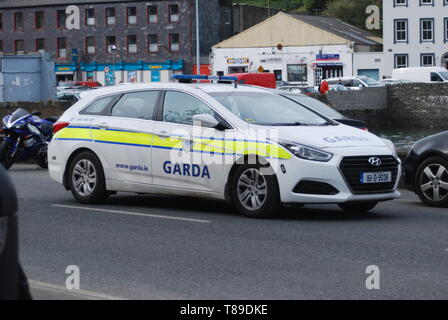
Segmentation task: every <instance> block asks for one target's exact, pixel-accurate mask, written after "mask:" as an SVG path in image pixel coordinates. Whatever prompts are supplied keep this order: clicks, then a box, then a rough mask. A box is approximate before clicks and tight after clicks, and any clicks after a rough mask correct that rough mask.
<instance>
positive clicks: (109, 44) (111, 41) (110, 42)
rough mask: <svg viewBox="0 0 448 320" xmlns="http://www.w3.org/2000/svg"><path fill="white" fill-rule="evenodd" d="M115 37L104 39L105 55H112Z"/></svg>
mask: <svg viewBox="0 0 448 320" xmlns="http://www.w3.org/2000/svg"><path fill="white" fill-rule="evenodd" d="M116 45H117V43H116V41H115V36H107V37H106V46H107V53H112V46H116Z"/></svg>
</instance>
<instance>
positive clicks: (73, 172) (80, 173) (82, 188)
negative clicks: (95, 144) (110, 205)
mask: <svg viewBox="0 0 448 320" xmlns="http://www.w3.org/2000/svg"><path fill="white" fill-rule="evenodd" d="M68 179H69V186H70V191H71V192H72V194H73V196H74V197H75V198H76V199H77V200H78V201H79V202H81V203H84V204H97V203H101V202H103V201H104V200H106V199H107V197H108V196H109V193H108V192H107V190H106V182H105V178H104V171H103V167H102V165H101V162H100V160H99V159H98V158H97V157H96V156H95V155H94V154H92V153H91V152H82V153H80V154H78V155H77V156H75V158H74V159H73V161H72V162H71V164H70V168H69V172H68Z"/></svg>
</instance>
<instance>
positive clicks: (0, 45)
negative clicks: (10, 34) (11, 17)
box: [0, 40, 3, 53]
mask: <svg viewBox="0 0 448 320" xmlns="http://www.w3.org/2000/svg"><path fill="white" fill-rule="evenodd" d="M0 53H3V40H0Z"/></svg>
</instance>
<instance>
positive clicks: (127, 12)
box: [126, 7, 138, 26]
mask: <svg viewBox="0 0 448 320" xmlns="http://www.w3.org/2000/svg"><path fill="white" fill-rule="evenodd" d="M131 9H135V16H133V15H129V10H131ZM129 17H135V23H129ZM126 25H128V26H136V25H138V10H137V7H126Z"/></svg>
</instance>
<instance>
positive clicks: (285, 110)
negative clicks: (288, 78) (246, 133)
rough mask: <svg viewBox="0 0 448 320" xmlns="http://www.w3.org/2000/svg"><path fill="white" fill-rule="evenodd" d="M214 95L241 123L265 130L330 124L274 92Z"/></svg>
mask: <svg viewBox="0 0 448 320" xmlns="http://www.w3.org/2000/svg"><path fill="white" fill-rule="evenodd" d="M210 95H211V96H212V97H213V98H215V99H216V100H217V101H218V102H220V103H221V104H222V105H223V106H224V107H226V108H227V109H228V110H230V111H231V112H233V113H234V114H235V115H237V116H238V117H239V118H240V119H242V120H244V121H246V122H248V123H251V124H257V125H264V126H299V125H306V126H320V125H326V124H328V122H327V120H326V119H324V118H323V117H321V116H319V115H317V114H316V113H314V112H312V111H310V110H308V109H307V108H304V107H303V106H300V105H299V104H298V103H296V102H295V101H292V100H290V99H288V98H285V97H283V96H281V95H278V94H275V93H270V92H265V93H264V92H230V93H229V92H219V93H217V92H216V93H210Z"/></svg>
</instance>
